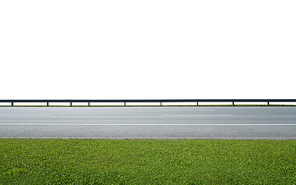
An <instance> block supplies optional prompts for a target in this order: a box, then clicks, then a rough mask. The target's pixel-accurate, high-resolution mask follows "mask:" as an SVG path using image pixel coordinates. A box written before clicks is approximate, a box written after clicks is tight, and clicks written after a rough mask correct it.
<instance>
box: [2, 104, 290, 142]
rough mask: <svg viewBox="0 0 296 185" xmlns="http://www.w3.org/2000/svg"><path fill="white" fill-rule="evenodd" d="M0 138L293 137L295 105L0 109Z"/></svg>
mask: <svg viewBox="0 0 296 185" xmlns="http://www.w3.org/2000/svg"><path fill="white" fill-rule="evenodd" d="M0 137H2V138H10V137H12V138H118V139H122V138H170V139H178V138H196V139H198V138H208V139H296V107H0Z"/></svg>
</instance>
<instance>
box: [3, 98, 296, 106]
mask: <svg viewBox="0 0 296 185" xmlns="http://www.w3.org/2000/svg"><path fill="white" fill-rule="evenodd" d="M43 102H46V105H47V106H49V103H70V106H72V103H73V102H75V103H88V106H90V103H123V104H124V106H126V103H147V102H150V103H159V105H160V106H162V103H164V102H165V103H167V102H170V103H179V102H188V103H189V102H196V105H197V106H198V103H199V102H232V105H233V106H234V105H235V103H237V102H240V103H243V102H266V103H267V105H270V102H296V99H6V100H3V99H2V100H0V103H11V106H13V105H14V103H43Z"/></svg>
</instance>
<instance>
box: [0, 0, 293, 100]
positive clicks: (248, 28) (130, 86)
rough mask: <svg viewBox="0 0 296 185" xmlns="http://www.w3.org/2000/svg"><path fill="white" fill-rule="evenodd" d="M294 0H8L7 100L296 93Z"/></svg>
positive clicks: (3, 28)
mask: <svg viewBox="0 0 296 185" xmlns="http://www.w3.org/2000/svg"><path fill="white" fill-rule="evenodd" d="M295 10H296V1H294V0H277V1H275V0H266V1H265V0H248V1H240V0H223V1H221V0H207V1H197V0H192V1H191V0H149V1H148V0H107V1H103V0H102V1H100V0H79V1H78V0H50V1H49V0H48V1H45V0H26V1H23V0H9V1H6V0H0V99H10V98H11V99H17V98H24V99H26V98H28V99H29V98H32V99H47V98H48V99H51V98H52V99H53V98H67V99H76V98H77V99H80V98H82V99H88V98H92V99H106V98H111V99H113V98H114V99H125V98H127V99H133V98H296V93H295V90H296V86H295V75H294V74H295V61H296V34H295V33H296V24H295V23H296V11H295Z"/></svg>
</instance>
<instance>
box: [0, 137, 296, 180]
mask: <svg viewBox="0 0 296 185" xmlns="http://www.w3.org/2000/svg"><path fill="white" fill-rule="evenodd" d="M295 183H296V140H91V139H83V140H79V139H0V184H295Z"/></svg>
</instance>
